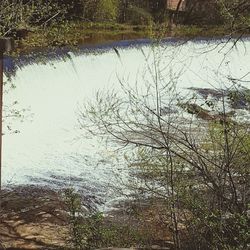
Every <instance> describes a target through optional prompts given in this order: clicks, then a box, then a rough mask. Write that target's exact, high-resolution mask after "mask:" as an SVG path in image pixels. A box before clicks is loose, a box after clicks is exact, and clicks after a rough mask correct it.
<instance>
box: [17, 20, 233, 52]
mask: <svg viewBox="0 0 250 250" xmlns="http://www.w3.org/2000/svg"><path fill="white" fill-rule="evenodd" d="M228 34H230V30H229V28H228V27H226V26H202V27H201V26H194V25H191V26H189V25H179V26H177V27H174V28H173V29H172V30H170V29H169V27H168V25H167V23H165V24H159V25H157V24H152V25H149V26H147V25H129V24H118V23H92V22H67V23H63V24H58V25H56V26H48V27H43V28H37V27H36V28H31V29H29V30H28V32H26V34H25V36H23V37H19V38H18V39H17V40H16V51H15V52H17V53H20V52H26V53H27V52H29V51H33V50H35V49H39V48H48V47H64V46H77V45H82V44H87V45H88V44H100V43H106V42H111V41H119V40H130V39H139V38H152V39H161V38H166V37H178V38H194V37H208V38H212V37H220V36H224V35H228ZM235 35H236V34H235Z"/></svg>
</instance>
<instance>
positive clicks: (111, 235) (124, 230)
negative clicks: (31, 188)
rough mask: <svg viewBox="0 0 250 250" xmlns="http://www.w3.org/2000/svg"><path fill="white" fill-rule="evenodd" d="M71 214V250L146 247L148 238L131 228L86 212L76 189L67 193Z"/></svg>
mask: <svg viewBox="0 0 250 250" xmlns="http://www.w3.org/2000/svg"><path fill="white" fill-rule="evenodd" d="M64 196H65V203H66V206H67V209H68V212H69V225H70V240H69V247H70V248H71V249H74V250H82V249H96V248H101V247H112V246H115V247H131V245H146V244H147V242H148V240H149V239H148V235H147V234H146V233H145V232H144V233H141V232H139V231H138V230H137V229H134V228H133V227H132V226H131V225H129V224H123V223H119V222H113V221H112V220H110V219H109V218H106V217H105V216H104V215H103V213H101V212H89V211H86V210H85V209H83V206H82V204H81V197H80V196H79V194H77V193H76V192H75V191H74V190H73V189H68V190H66V191H65V193H64Z"/></svg>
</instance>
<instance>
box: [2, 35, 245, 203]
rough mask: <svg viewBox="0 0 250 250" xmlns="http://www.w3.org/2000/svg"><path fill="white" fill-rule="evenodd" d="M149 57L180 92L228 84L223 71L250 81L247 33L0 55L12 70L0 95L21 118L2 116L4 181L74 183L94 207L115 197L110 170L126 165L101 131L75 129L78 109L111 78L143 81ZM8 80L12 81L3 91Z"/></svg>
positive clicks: (123, 172) (111, 85)
mask: <svg viewBox="0 0 250 250" xmlns="http://www.w3.org/2000/svg"><path fill="white" fill-rule="evenodd" d="M114 48H115V49H114ZM117 51H118V52H117ZM41 55H42V60H41ZM155 61H157V62H159V65H160V67H161V69H162V70H163V71H164V77H165V78H166V79H175V81H176V83H177V86H178V89H179V90H180V91H183V92H187V91H188V88H189V87H209V88H211V87H213V86H217V87H218V86H222V85H224V84H230V81H229V80H228V77H230V78H239V79H241V80H242V81H241V83H242V84H243V85H244V86H246V87H248V86H249V85H250V83H249V81H250V74H248V73H249V72H250V40H249V39H247V38H245V39H243V40H241V41H239V42H238V43H237V44H236V46H234V43H233V41H229V42H227V40H205V39H197V40H194V41H184V40H179V41H178V40H172V39H169V40H166V41H163V42H162V43H161V44H151V43H150V42H149V41H147V40H137V41H121V42H116V43H110V44H105V45H98V46H89V47H86V46H85V47H81V48H79V49H78V50H70V49H68V50H63V51H59V50H58V51H56V52H53V53H51V51H46V50H45V51H42V52H40V53H39V55H38V54H37V55H36V53H35V54H33V55H32V56H20V57H19V58H15V59H13V58H7V59H6V61H5V62H6V65H8V67H10V68H9V70H10V69H11V70H13V69H14V72H12V73H10V75H11V77H10V79H7V77H5V81H7V84H6V85H5V89H6V93H5V97H4V102H5V106H8V107H15V108H16V109H17V110H21V117H19V118H11V117H7V118H5V120H4V125H5V126H4V127H5V131H4V137H3V183H4V186H14V185H25V184H34V185H48V186H52V187H54V188H62V187H63V188H64V187H75V188H77V189H78V190H80V191H81V192H82V193H83V194H85V195H86V196H89V197H92V198H93V199H94V200H95V202H97V203H98V204H99V205H100V207H102V208H104V207H107V206H109V204H110V203H112V202H113V201H115V200H116V199H119V197H120V196H119V194H118V193H117V192H116V190H115V188H114V184H116V183H117V175H118V176H122V178H124V180H126V179H127V178H129V175H128V171H127V167H126V164H125V163H124V162H123V161H122V160H121V159H117V158H121V156H119V157H117V154H116V153H115V152H113V151H112V150H111V149H110V148H107V147H106V146H105V143H104V142H103V141H102V140H101V138H97V137H96V138H95V137H93V136H92V137H91V136H86V134H85V132H84V131H83V130H81V129H80V128H79V124H78V121H77V120H78V111H79V109H81V107H82V105H83V104H84V103H85V102H86V101H88V100H93V98H94V96H95V93H96V91H97V90H107V89H119V81H118V78H119V79H124V80H126V82H128V83H129V84H130V85H131V86H133V84H135V82H137V83H139V84H140V86H142V87H143V84H144V82H145V81H146V80H145V79H148V80H149V79H150V76H149V75H148V70H147V65H150V67H151V66H152V65H153V62H155ZM10 84H13V85H14V86H15V87H14V88H12V89H11V90H9V91H7V89H9V86H10ZM13 103H15V105H13ZM5 109H7V108H5ZM5 113H7V112H5Z"/></svg>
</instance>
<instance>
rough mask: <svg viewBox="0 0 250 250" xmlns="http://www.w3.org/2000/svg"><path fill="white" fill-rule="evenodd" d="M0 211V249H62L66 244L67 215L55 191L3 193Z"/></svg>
mask: <svg viewBox="0 0 250 250" xmlns="http://www.w3.org/2000/svg"><path fill="white" fill-rule="evenodd" d="M0 211H1V215H0V242H1V246H0V249H62V247H63V246H64V245H65V244H66V242H67V234H68V226H67V214H66V212H65V205H64V203H63V201H62V199H61V196H60V194H59V193H57V192H56V191H53V190H50V189H44V188H38V187H30V186H29V187H16V188H15V189H12V190H4V191H3V194H2V207H1V210H0Z"/></svg>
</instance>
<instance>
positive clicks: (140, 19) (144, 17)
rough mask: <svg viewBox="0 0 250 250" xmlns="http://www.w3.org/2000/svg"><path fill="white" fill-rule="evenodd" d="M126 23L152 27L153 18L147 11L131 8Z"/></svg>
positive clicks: (128, 10)
mask: <svg viewBox="0 0 250 250" xmlns="http://www.w3.org/2000/svg"><path fill="white" fill-rule="evenodd" d="M126 21H127V22H128V23H131V24H133V25H150V24H151V23H152V22H153V18H152V16H151V14H150V13H149V12H147V11H146V10H145V9H142V8H138V7H135V6H130V7H129V8H128V9H127V14H126Z"/></svg>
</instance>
